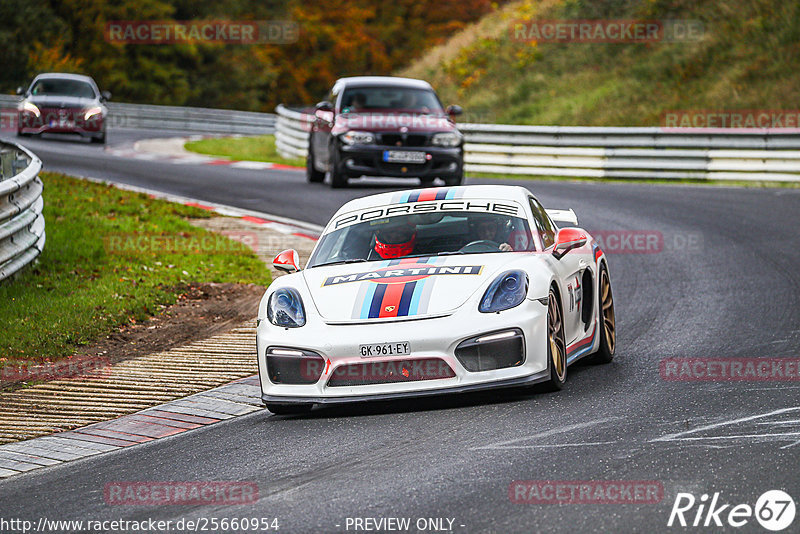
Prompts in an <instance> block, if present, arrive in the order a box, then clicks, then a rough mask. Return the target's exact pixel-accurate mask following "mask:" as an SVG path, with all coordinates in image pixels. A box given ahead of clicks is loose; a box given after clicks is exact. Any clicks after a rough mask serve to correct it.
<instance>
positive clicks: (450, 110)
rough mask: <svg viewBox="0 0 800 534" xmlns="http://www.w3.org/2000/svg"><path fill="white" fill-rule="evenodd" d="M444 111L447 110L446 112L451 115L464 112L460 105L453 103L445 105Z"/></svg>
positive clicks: (454, 115)
mask: <svg viewBox="0 0 800 534" xmlns="http://www.w3.org/2000/svg"><path fill="white" fill-rule="evenodd" d="M445 111H447V114H448V115H450V116H451V117H456V116H458V115H461V114H462V113H464V108H462V107H461V106H455V105H453V106H447V109H446V110H445Z"/></svg>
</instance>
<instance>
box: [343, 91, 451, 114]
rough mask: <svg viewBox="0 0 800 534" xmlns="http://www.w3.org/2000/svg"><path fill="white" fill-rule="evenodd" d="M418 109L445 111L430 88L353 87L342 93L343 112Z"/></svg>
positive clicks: (435, 111)
mask: <svg viewBox="0 0 800 534" xmlns="http://www.w3.org/2000/svg"><path fill="white" fill-rule="evenodd" d="M390 110H391V111H398V110H400V111H416V112H420V113H444V110H443V109H442V104H441V103H440V102H439V99H438V98H437V96H436V93H434V92H433V91H432V90H430V89H414V88H409V87H353V88H349V89H346V90H345V92H344V95H342V112H343V113H359V112H368V113H369V112H384V111H390Z"/></svg>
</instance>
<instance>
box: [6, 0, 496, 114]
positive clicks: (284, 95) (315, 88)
mask: <svg viewBox="0 0 800 534" xmlns="http://www.w3.org/2000/svg"><path fill="white" fill-rule="evenodd" d="M494 8H496V5H495V4H493V3H491V2H490V0H394V1H392V2H374V1H372V0H327V1H308V0H286V1H281V2H251V1H245V0H225V1H222V0H211V1H208V2H196V1H193V0H122V1H119V2H114V3H113V4H112V3H110V2H106V1H104V0H4V1H3V2H0V20H3V21H4V24H3V26H4V27H3V29H2V30H1V31H0V48H2V49H3V50H4V51H5V57H4V63H5V65H4V68H3V69H2V70H0V90H2V91H4V92H11V91H13V90H14V88H15V87H17V86H18V85H25V84H27V83H28V82H29V81H30V79H31V78H32V76H34V75H35V74H36V73H38V72H42V71H52V70H56V71H66V72H78V73H84V74H89V75H91V76H93V77H94V78H95V79H96V80H97V82H98V84H99V85H100V86H101V88H102V89H108V90H110V91H111V92H112V93H113V94H114V100H117V101H126V102H141V103H158V104H171V105H193V106H206V107H223V108H236V109H251V110H265V111H268V110H271V109H272V108H273V107H274V106H275V105H276V104H278V103H280V102H288V103H309V102H314V101H316V100H318V99H319V98H321V97H322V96H323V95H324V93H325V91H326V90H327V89H328V88H329V87H330V85H331V82H332V81H333V80H335V79H336V78H338V77H340V76H346V75H361V74H389V73H391V72H393V71H395V70H397V69H398V68H401V67H403V66H405V65H407V64H409V63H410V62H411V61H412V60H413V59H415V58H417V57H419V56H420V55H421V54H422V53H423V52H424V51H425V50H426V49H428V48H429V47H431V46H432V45H435V44H439V43H441V42H444V40H446V39H447V38H448V37H450V36H452V35H453V34H454V33H455V32H456V31H458V30H460V29H461V28H463V27H464V26H465V25H466V24H468V23H469V22H472V21H475V20H477V19H478V18H480V17H481V16H482V15H483V14H485V13H487V12H489V11H491V10H492V9H494ZM117 20H124V21H136V20H161V21H164V20H176V21H186V20H230V21H241V20H265V21H266V20H290V21H294V22H296V23H297V24H298V26H299V39H298V41H297V42H295V43H292V44H286V45H276V44H258V45H244V44H219V43H192V44H170V45H165V44H161V45H154V44H148V45H143V44H119V43H110V42H108V41H107V40H106V39H105V36H104V29H105V26H106V22H107V21H117Z"/></svg>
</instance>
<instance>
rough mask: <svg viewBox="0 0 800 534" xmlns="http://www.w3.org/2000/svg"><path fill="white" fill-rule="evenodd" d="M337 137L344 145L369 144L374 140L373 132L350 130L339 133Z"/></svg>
mask: <svg viewBox="0 0 800 534" xmlns="http://www.w3.org/2000/svg"><path fill="white" fill-rule="evenodd" d="M339 139H341V140H342V143H344V144H346V145H371V144H372V143H374V142H375V134H373V133H371V132H359V131H356V130H350V131H349V132H345V133H343V134H342V135H340V136H339Z"/></svg>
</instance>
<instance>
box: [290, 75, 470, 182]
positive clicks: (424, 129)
mask: <svg viewBox="0 0 800 534" xmlns="http://www.w3.org/2000/svg"><path fill="white" fill-rule="evenodd" d="M460 113H461V108H460V107H458V106H450V107H448V108H447V109H446V110H445V109H444V107H443V106H442V103H441V102H440V101H439V97H437V96H436V93H435V92H434V90H433V88H432V87H431V86H430V85H429V84H428V83H427V82H424V81H422V80H413V79H409V78H394V77H388V76H360V77H354V78H341V79H339V80H338V81H337V82H336V84H335V85H334V86H333V89H331V92H330V95H329V98H328V100H325V101H323V102H320V103H319V104H317V106H316V109H315V111H314V121H313V124H312V125H311V131H310V135H309V149H308V158H307V162H306V174H307V176H308V181H310V182H322V181H323V180H324V179H325V175H326V173H330V176H331V186H332V187H346V186H347V181H348V178H357V177H360V176H393V177H414V178H419V179H420V180H421V181H422V183H423V185H430V184H431V183H433V181H434V179H436V178H440V179H442V180H444V182H445V184H447V185H458V184H460V183H461V182H462V181H463V179H464V138H463V136H462V135H461V132H459V131H458V128H456V124H455V120H454V118H455V116H456V115H458V114H460Z"/></svg>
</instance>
